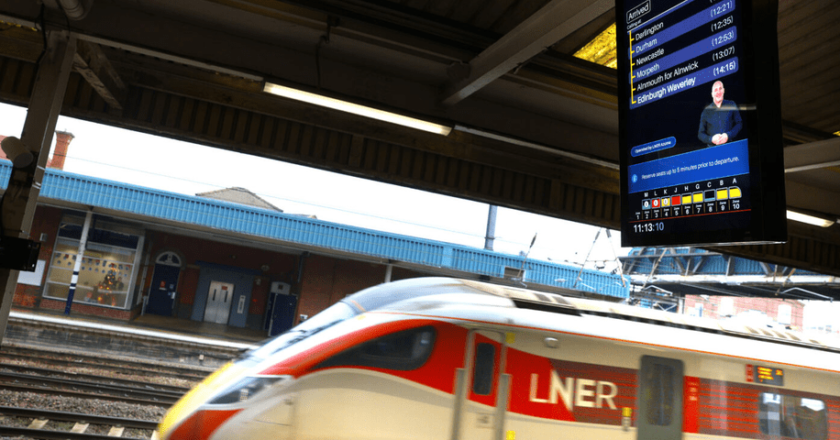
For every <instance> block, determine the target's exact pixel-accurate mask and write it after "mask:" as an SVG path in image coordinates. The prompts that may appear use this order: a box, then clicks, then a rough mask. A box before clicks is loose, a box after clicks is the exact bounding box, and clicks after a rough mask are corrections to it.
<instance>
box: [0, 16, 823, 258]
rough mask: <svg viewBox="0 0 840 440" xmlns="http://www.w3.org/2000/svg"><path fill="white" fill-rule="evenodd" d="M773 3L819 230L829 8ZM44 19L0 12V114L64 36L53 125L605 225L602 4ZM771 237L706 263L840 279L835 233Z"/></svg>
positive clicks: (795, 169) (613, 149)
mask: <svg viewBox="0 0 840 440" xmlns="http://www.w3.org/2000/svg"><path fill="white" fill-rule="evenodd" d="M780 3H781V5H780V8H779V19H778V30H779V53H780V70H781V96H782V119H783V121H784V122H783V133H784V142H785V145H786V151H785V156H786V168H787V171H788V172H787V173H786V184H787V185H786V186H787V200H788V206H789V208H792V209H793V208H795V209H798V210H800V211H806V212H812V213H817V214H822V215H824V216H826V217H830V218H835V219H836V218H838V217H840V167H838V165H840V137H838V136H834V135H832V133H835V132H840V56H838V55H840V26H836V25H835V24H836V23H838V22H840V2H837V1H835V0H783V1H780ZM61 4H63V5H65V7H67V10H69V11H70V13H69V14H65V9H62V6H61V5H59V3H58V0H42V2H31V1H12V2H3V4H2V5H0V21H2V23H0V101H3V102H7V103H13V104H18V105H24V106H25V105H27V103H28V102H29V97H30V94H31V89H32V84H33V83H34V78H35V73H36V69H35V62H36V61H37V60H38V58H39V56H41V54H42V53H43V52H44V41H46V38H45V36H44V34H43V33H42V32H41V30H42V29H44V28H46V29H48V30H50V31H56V32H65V33H66V35H67V38H68V40H67V41H70V38H71V37H76V39H77V40H78V43H77V55H76V57H75V60H74V73H73V74H72V76H71V78H70V82H69V85H68V89H67V92H66V95H65V97H64V104H63V107H62V114H65V115H68V116H73V117H78V118H83V119H88V120H92V121H96V122H100V123H105V124H110V125H116V126H121V127H125V128H129V129H133V130H139V131H145V132H150V133H154V134H159V135H163V136H169V137H173V138H178V139H184V140H188V141H191V142H197V143H201V144H204V145H207V146H212V147H216V148H225V149H230V150H234V151H241V152H244V153H249V154H255V155H259V156H263V157H268V158H273V159H278V160H284V161H289V162H294V163H299V164H303V165H307V166H314V167H318V168H323V169H328V170H333V171H338V172H342V173H347V174H352V175H357V176H362V177H366V178H370V179H375V180H379V181H384V182H389V183H395V184H400V185H406V186H411V187H415V188H421V189H425V190H429V191H435V192H439V193H444V194H448V195H454V196H458V197H465V198H469V199H473V200H478V201H483V202H487V203H493V204H497V205H501V206H507V207H512V208H516V209H522V210H525V211H530V212H535V213H539V214H545V215H550V216H555V217H559V218H564V219H569V220H573V221H579V222H585V223H590V224H594V225H599V226H606V227H611V228H618V226H619V196H618V193H619V177H618V175H619V173H618V165H617V164H618V138H617V132H618V112H617V105H616V101H617V98H616V93H617V84H616V72H615V70H614V69H611V68H608V67H604V66H601V65H598V64H595V63H592V62H589V61H585V60H581V59H578V58H575V57H574V56H573V54H574V53H575V52H576V51H578V50H579V49H580V48H581V47H582V46H584V45H585V44H586V43H587V42H589V41H590V40H592V39H593V38H594V37H595V36H597V35H598V34H599V33H601V32H602V31H603V30H604V29H606V28H608V27H609V26H610V25H611V24H612V23H613V22H614V11H613V8H614V0H612V1H611V0H283V1H278V0H179V1H171V0H143V1H140V0H61ZM601 55H602V56H601V58H602V59H604V58H606V59H608V58H609V56H606V57H604V56H603V54H601ZM264 81H270V82H275V83H278V84H282V85H287V86H292V87H296V88H301V89H304V90H309V91H315V92H317V93H320V94H324V95H328V96H332V97H337V98H341V99H345V100H349V101H353V102H357V103H362V104H367V105H370V106H374V107H377V108H381V109H385V110H391V111H395V112H398V113H402V114H406V115H410V116H414V117H418V118H421V119H426V120H430V121H434V122H440V123H443V124H447V125H450V126H454V127H455V130H453V131H452V132H451V133H450V134H449V135H448V136H446V137H443V136H439V135H435V134H429V133H424V132H418V131H415V130H411V129H407V128H401V127H397V126H394V125H391V124H387V123H381V122H377V121H372V120H368V119H364V118H361V117H357V116H352V115H348V114H344V113H339V112H335V111H331V110H326V109H323V108H317V107H313V106H311V105H307V104H303V103H298V102H295V101H291V100H287V99H282V98H278V97H275V96H272V95H268V94H265V93H263V92H262V89H263V82H264ZM270 178H271V176H266V179H270ZM789 232H790V238H789V241H788V242H787V243H786V244H784V245H762V246H735V247H727V248H726V249H725V251H726V252H730V253H733V254H737V255H742V256H746V257H749V258H755V259H760V260H764V261H768V262H773V263H777V264H784V265H788V266H793V267H803V268H809V269H813V270H817V271H821V272H825V273H831V274H835V275H840V225H836V224H835V225H834V226H832V227H830V228H815V227H810V226H804V225H800V224H794V223H791V224H790V225H789Z"/></svg>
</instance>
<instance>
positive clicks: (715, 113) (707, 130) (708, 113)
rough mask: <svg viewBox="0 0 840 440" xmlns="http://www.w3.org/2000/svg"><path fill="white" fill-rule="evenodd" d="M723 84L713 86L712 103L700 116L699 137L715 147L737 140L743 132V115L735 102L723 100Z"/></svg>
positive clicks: (717, 82)
mask: <svg viewBox="0 0 840 440" xmlns="http://www.w3.org/2000/svg"><path fill="white" fill-rule="evenodd" d="M724 92H725V89H724V88H723V82H721V81H715V83H714V84H712V101H713V102H712V103H711V104H709V105H707V106H706V108H705V109H703V113H702V114H701V115H700V129H699V130H698V131H697V137H698V138H699V139H700V141H701V142H703V143H704V144H706V145H708V146H710V147H714V146H715V145H723V144H725V143H727V142H730V141H732V140H733V139H735V136H737V135H738V132H739V131H741V127H742V126H743V123H742V122H741V113H739V112H738V106H737V105H735V103H734V102H733V101H727V100H725V99H723V93H724Z"/></svg>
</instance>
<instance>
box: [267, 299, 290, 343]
mask: <svg viewBox="0 0 840 440" xmlns="http://www.w3.org/2000/svg"><path fill="white" fill-rule="evenodd" d="M273 296H274V300H273V301H272V305H271V312H270V316H269V318H270V323H271V324H270V328H269V330H268V336H275V335H279V334H280V333H283V332H284V331H286V330H288V329H290V328H292V324H294V322H295V306H296V305H297V296H295V295H282V294H273Z"/></svg>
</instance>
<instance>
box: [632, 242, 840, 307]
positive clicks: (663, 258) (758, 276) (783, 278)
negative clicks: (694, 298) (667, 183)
mask: <svg viewBox="0 0 840 440" xmlns="http://www.w3.org/2000/svg"><path fill="white" fill-rule="evenodd" d="M619 259H620V260H621V263H622V271H623V273H624V274H625V275H627V276H629V277H630V278H631V279H632V282H633V285H634V286H636V289H635V290H637V291H642V292H646V293H649V295H648V296H650V297H651V298H656V297H661V296H662V295H670V296H677V297H679V296H685V295H723V296H750V297H752V296H758V297H768V298H778V299H794V300H833V299H837V298H840V278H838V277H836V276H833V275H824V274H820V273H816V272H812V271H808V270H802V269H797V268H795V267H788V266H780V265H777V264H768V263H764V262H761V261H756V260H750V259H747V258H741V257H735V256H732V255H726V254H721V253H719V252H713V251H708V250H704V249H698V248H695V247H672V248H634V249H633V250H632V251H631V252H630V253H629V255H627V256H624V257H619ZM641 296H645V295H641Z"/></svg>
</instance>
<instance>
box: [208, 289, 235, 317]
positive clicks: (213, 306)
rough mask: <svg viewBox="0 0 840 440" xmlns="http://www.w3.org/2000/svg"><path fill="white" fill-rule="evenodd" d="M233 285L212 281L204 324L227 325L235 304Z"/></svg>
mask: <svg viewBox="0 0 840 440" xmlns="http://www.w3.org/2000/svg"><path fill="white" fill-rule="evenodd" d="M233 287H234V285H233V283H223V282H221V281H210V291H209V292H208V293H207V306H206V307H205V308H204V322H213V323H216V324H227V322H228V317H229V316H230V305H231V303H232V302H233Z"/></svg>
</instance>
